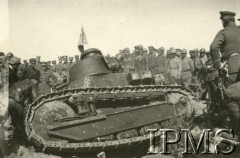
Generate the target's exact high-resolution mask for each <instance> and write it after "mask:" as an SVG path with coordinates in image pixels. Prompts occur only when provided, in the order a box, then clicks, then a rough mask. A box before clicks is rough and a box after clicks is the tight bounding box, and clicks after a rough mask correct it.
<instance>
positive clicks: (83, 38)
mask: <svg viewBox="0 0 240 158" xmlns="http://www.w3.org/2000/svg"><path fill="white" fill-rule="evenodd" d="M85 44H88V41H87V36H86V34H85V32H84V30H83V27H82V31H81V34H80V37H79V41H78V46H80V45H85Z"/></svg>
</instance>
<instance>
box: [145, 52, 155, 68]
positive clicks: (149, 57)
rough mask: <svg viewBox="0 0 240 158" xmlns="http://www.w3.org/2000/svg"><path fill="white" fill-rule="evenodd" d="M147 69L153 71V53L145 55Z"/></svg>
mask: <svg viewBox="0 0 240 158" xmlns="http://www.w3.org/2000/svg"><path fill="white" fill-rule="evenodd" d="M146 66H147V69H148V70H154V69H155V68H156V56H155V54H154V53H149V54H148V55H147V65H146Z"/></svg>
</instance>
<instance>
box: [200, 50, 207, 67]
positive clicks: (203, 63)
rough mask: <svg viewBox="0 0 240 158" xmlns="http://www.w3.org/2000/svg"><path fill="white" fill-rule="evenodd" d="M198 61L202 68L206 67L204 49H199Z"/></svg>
mask: <svg viewBox="0 0 240 158" xmlns="http://www.w3.org/2000/svg"><path fill="white" fill-rule="evenodd" d="M199 59H200V61H201V63H202V65H203V67H204V66H206V62H207V60H208V59H207V56H206V50H205V49H204V48H202V49H200V56H199Z"/></svg>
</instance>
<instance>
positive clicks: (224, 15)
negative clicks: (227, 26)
mask: <svg viewBox="0 0 240 158" xmlns="http://www.w3.org/2000/svg"><path fill="white" fill-rule="evenodd" d="M220 14H221V16H220V19H228V18H234V16H235V15H236V13H234V12H230V11H220Z"/></svg>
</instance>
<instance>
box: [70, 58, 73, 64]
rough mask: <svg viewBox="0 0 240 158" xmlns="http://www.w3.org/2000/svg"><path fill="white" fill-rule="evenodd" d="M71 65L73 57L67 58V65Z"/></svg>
mask: <svg viewBox="0 0 240 158" xmlns="http://www.w3.org/2000/svg"><path fill="white" fill-rule="evenodd" d="M72 64H73V57H69V65H72Z"/></svg>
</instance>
